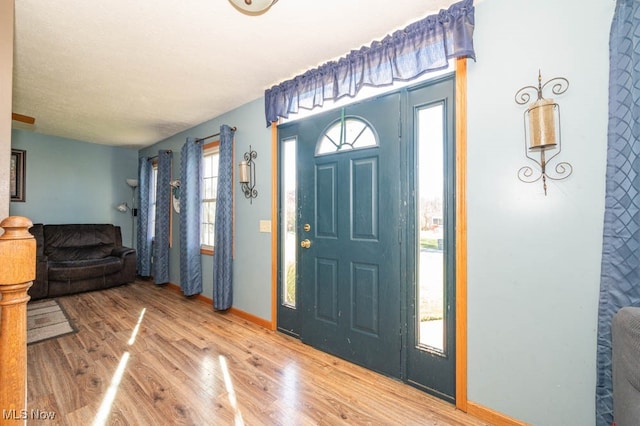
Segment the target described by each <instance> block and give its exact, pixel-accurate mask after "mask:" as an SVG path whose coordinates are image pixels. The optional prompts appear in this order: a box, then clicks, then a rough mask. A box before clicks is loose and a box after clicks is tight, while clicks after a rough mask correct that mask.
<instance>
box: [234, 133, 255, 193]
mask: <svg viewBox="0 0 640 426" xmlns="http://www.w3.org/2000/svg"><path fill="white" fill-rule="evenodd" d="M256 157H258V153H257V152H255V151H254V150H253V149H251V145H249V151H247V152H245V153H244V161H241V162H240V164H238V175H239V180H240V184H241V187H242V191H243V192H244V196H245V198H248V199H249V201H250V202H251V204H253V199H254V198H256V197H257V196H258V190H257V189H256V164H255V162H254V161H253V160H254V159H256Z"/></svg>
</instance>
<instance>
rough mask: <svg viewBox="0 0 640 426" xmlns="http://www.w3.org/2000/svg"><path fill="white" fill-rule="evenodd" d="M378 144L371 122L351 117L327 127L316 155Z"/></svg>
mask: <svg viewBox="0 0 640 426" xmlns="http://www.w3.org/2000/svg"><path fill="white" fill-rule="evenodd" d="M377 145H378V142H377V140H376V136H375V134H374V133H373V130H372V129H371V127H370V126H369V124H368V123H366V122H364V121H363V120H361V119H359V118H355V117H349V118H346V119H342V120H341V121H338V122H337V123H334V124H333V125H332V126H331V127H329V129H327V131H326V132H325V133H324V135H323V136H322V138H321V139H320V142H319V143H318V145H317V147H316V155H322V154H331V153H334V152H339V151H344V150H350V149H360V148H369V147H372V146H377Z"/></svg>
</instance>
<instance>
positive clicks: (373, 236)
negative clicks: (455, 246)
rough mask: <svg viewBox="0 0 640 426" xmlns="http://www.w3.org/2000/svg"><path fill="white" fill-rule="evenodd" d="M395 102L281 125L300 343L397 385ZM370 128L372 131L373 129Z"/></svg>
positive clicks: (380, 102) (396, 98)
mask: <svg viewBox="0 0 640 426" xmlns="http://www.w3.org/2000/svg"><path fill="white" fill-rule="evenodd" d="M398 108H399V94H397V93H396V94H394V95H390V96H384V97H381V98H378V99H375V100H372V101H368V102H364V103H360V104H355V105H350V106H347V107H345V108H343V109H341V110H336V111H330V112H327V113H324V114H320V115H318V116H315V117H312V118H309V119H306V120H302V121H301V122H299V123H292V125H291V126H282V128H281V129H280V137H281V139H286V135H287V134H297V167H298V173H297V177H298V188H297V192H298V200H297V202H298V207H297V210H298V223H297V227H298V232H297V235H298V237H297V240H298V242H297V244H298V253H299V254H298V286H297V290H296V293H297V294H298V295H299V297H298V304H299V308H298V309H299V315H301V318H300V330H299V334H300V338H301V339H302V341H303V342H305V343H308V344H310V345H312V346H314V347H316V348H319V349H322V350H324V351H327V352H330V353H332V354H335V355H337V356H339V357H341V358H344V359H347V360H349V361H352V362H354V363H356V364H360V365H363V366H365V367H367V368H370V369H372V370H376V371H379V372H382V373H385V374H389V375H392V376H394V377H399V376H400V351H401V335H400V328H401V326H400V271H399V256H400V242H399V240H398V233H399V224H400V221H399V216H400V213H399V194H400V178H399V177H400V171H399V169H400V167H399V155H400V149H399V136H398ZM373 123H375V124H373Z"/></svg>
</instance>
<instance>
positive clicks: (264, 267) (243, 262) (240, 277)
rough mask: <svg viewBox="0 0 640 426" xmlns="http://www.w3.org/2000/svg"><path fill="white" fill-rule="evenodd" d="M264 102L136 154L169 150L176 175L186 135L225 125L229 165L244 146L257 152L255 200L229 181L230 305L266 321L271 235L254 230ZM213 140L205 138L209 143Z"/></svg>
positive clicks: (263, 204) (265, 168) (174, 261)
mask: <svg viewBox="0 0 640 426" xmlns="http://www.w3.org/2000/svg"><path fill="white" fill-rule="evenodd" d="M264 122H265V120H264V100H263V99H258V100H256V101H254V102H250V103H248V104H246V105H244V106H242V107H240V108H238V109H235V110H233V111H229V112H228V113H225V114H223V115H221V116H220V117H217V118H215V119H213V120H210V121H208V122H206V123H203V124H201V125H199V126H196V127H193V128H191V129H189V130H187V131H185V132H182V133H179V134H177V135H175V136H173V137H171V138H168V139H166V140H163V141H161V142H159V143H157V144H155V145H153V146H151V147H149V148H146V149H143V150H141V151H140V156H141V157H146V156H154V155H157V153H158V151H159V150H160V149H171V150H172V151H173V176H174V177H176V178H177V177H178V176H180V149H181V148H182V145H184V143H185V141H186V139H187V137H197V138H200V137H205V136H209V135H211V134H214V133H218V132H219V131H220V126H221V125H223V124H227V125H229V126H232V127H233V126H235V127H237V131H236V133H235V145H234V146H235V150H234V167H236V168H237V165H238V163H239V162H240V161H241V160H242V156H243V154H244V152H245V151H248V150H249V145H251V147H252V148H253V149H254V150H255V151H256V152H257V153H258V157H257V158H256V160H255V163H256V181H257V187H256V188H257V190H258V198H256V199H254V200H253V203H249V200H247V199H245V197H244V194H243V193H242V191H241V190H240V185H239V184H238V183H237V179H236V182H235V188H234V199H235V229H234V239H233V245H234V263H233V282H234V286H233V291H234V295H233V306H234V308H237V309H240V310H242V311H245V312H248V313H250V314H252V315H255V316H257V317H260V318H263V319H265V320H267V321H271V320H272V318H271V234H270V233H264V232H259V225H260V220H269V221H270V220H271V130H270V129H267V128H266V127H265V125H264ZM213 140H215V139H211V141H213ZM172 214H173V242H172V247H171V249H170V254H169V257H170V268H169V276H170V281H171V282H172V283H175V284H179V283H180V254H179V253H180V237H179V235H180V233H179V227H180V225H179V223H180V219H179V217H178V215H177V214H176V212H175V211H173V210H172ZM202 277H203V293H202V294H203V296H206V297H208V298H212V297H213V257H212V256H208V255H202Z"/></svg>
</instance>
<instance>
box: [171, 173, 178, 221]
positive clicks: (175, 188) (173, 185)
mask: <svg viewBox="0 0 640 426" xmlns="http://www.w3.org/2000/svg"><path fill="white" fill-rule="evenodd" d="M169 185H171V201H172V204H173V209H174V210H175V211H176V213H180V179H174V180H172V181H171V182H169Z"/></svg>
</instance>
